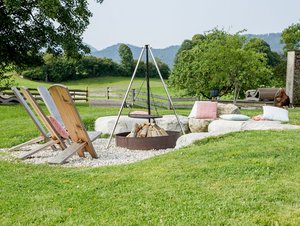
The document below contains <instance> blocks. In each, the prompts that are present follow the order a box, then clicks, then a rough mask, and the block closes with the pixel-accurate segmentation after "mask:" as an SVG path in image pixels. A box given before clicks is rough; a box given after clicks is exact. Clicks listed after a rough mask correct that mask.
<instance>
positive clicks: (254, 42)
mask: <svg viewBox="0 0 300 226" xmlns="http://www.w3.org/2000/svg"><path fill="white" fill-rule="evenodd" d="M245 49H246V50H249V49H251V50H253V51H255V52H258V53H263V54H265V56H266V58H267V63H268V65H269V66H271V67H274V66H276V65H278V64H279V63H280V55H279V54H278V53H276V52H273V51H272V50H271V47H270V45H269V44H268V43H267V42H266V41H264V40H263V39H261V38H251V39H250V40H249V41H248V42H247V43H246V45H245Z"/></svg>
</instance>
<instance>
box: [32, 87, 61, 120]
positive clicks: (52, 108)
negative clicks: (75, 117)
mask: <svg viewBox="0 0 300 226" xmlns="http://www.w3.org/2000/svg"><path fill="white" fill-rule="evenodd" d="M37 90H38V92H39V94H40V96H41V98H42V100H43V102H44V103H45V105H46V107H47V109H48V111H49V113H50V114H51V116H53V117H54V118H55V119H56V120H57V121H58V122H59V123H60V124H61V125H62V126H64V122H63V120H62V118H61V116H60V114H59V111H58V109H57V107H56V105H55V103H54V100H53V98H52V96H51V95H50V93H49V91H48V89H47V88H46V87H45V86H38V87H37Z"/></svg>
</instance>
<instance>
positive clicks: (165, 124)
mask: <svg viewBox="0 0 300 226" xmlns="http://www.w3.org/2000/svg"><path fill="white" fill-rule="evenodd" d="M178 118H179V120H180V122H181V124H182V126H183V129H184V131H185V132H189V126H188V118H187V117H185V116H180V115H179V116H178ZM116 120H117V116H105V117H100V118H98V119H97V120H96V122H95V130H96V131H100V132H102V134H111V132H112V130H113V127H114V125H115V123H116ZM145 121H147V119H137V118H130V117H128V116H125V115H122V116H120V119H119V121H118V124H117V126H116V129H115V132H114V134H118V133H125V132H130V131H131V130H132V127H133V126H134V125H135V123H144V122H145ZM155 121H156V124H157V125H158V126H160V127H161V128H163V129H165V130H169V131H177V132H181V127H180V125H179V124H178V121H177V119H176V116H175V115H164V116H163V117H162V118H158V119H155Z"/></svg>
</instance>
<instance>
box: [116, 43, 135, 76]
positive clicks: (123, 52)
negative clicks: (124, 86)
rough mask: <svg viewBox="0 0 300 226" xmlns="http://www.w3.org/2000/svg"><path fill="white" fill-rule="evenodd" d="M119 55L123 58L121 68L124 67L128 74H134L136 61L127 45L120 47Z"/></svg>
mask: <svg viewBox="0 0 300 226" xmlns="http://www.w3.org/2000/svg"><path fill="white" fill-rule="evenodd" d="M119 55H120V58H121V66H122V67H123V69H124V71H125V72H126V74H130V73H132V69H133V66H134V60H133V54H132V52H131V49H130V48H129V47H128V46H127V45H126V44H121V45H120V46H119Z"/></svg>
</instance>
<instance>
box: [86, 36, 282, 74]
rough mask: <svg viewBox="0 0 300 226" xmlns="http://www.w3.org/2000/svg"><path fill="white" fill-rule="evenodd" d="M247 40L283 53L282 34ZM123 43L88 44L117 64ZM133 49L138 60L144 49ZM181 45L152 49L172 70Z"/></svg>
mask: <svg viewBox="0 0 300 226" xmlns="http://www.w3.org/2000/svg"><path fill="white" fill-rule="evenodd" d="M244 36H246V37H247V38H254V37H256V38H261V39H263V40H265V41H266V42H267V43H268V44H269V45H270V47H271V49H272V51H275V52H278V53H282V52H283V44H281V43H280V40H281V33H267V34H245V35H244ZM120 44H121V43H117V44H114V45H112V46H108V47H106V48H104V49H101V50H97V49H96V48H94V47H93V46H91V45H89V44H87V45H88V46H89V47H90V48H91V53H90V54H91V55H92V56H95V57H106V58H111V59H112V60H113V61H115V62H118V63H119V62H120V56H119V51H118V49H119V46H120ZM126 45H128V47H129V48H130V49H131V51H132V54H133V58H134V59H138V57H139V55H140V53H141V50H142V47H138V46H135V45H132V44H126ZM179 48H180V45H170V46H168V47H165V48H152V50H153V55H154V56H155V57H157V58H159V59H160V60H161V61H162V62H164V63H166V64H167V65H168V66H169V67H170V68H172V67H173V64H174V59H175V56H176V53H177V51H178V49H179Z"/></svg>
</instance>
